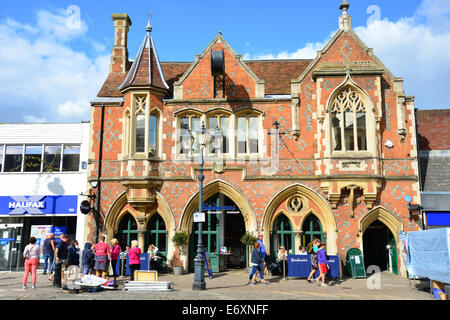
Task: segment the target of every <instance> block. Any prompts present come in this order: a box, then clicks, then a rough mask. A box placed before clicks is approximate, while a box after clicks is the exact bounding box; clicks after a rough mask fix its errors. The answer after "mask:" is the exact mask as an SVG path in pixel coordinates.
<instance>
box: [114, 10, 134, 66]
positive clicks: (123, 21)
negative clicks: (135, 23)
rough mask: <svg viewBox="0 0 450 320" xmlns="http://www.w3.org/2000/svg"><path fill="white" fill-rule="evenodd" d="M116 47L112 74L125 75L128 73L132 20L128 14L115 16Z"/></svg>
mask: <svg viewBox="0 0 450 320" xmlns="http://www.w3.org/2000/svg"><path fill="white" fill-rule="evenodd" d="M112 20H113V21H114V47H113V51H112V56H111V65H110V70H109V72H110V73H119V74H125V73H127V71H128V47H127V44H128V29H129V27H130V26H131V19H130V17H129V16H128V14H126V13H119V14H113V15H112Z"/></svg>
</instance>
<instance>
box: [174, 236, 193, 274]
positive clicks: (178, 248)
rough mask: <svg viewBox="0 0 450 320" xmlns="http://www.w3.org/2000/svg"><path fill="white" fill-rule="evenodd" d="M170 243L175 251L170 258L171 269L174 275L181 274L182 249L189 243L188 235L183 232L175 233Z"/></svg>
mask: <svg viewBox="0 0 450 320" xmlns="http://www.w3.org/2000/svg"><path fill="white" fill-rule="evenodd" d="M172 242H173V244H174V245H175V251H174V254H173V257H172V268H173V273H174V274H175V275H182V274H183V260H181V255H182V254H183V249H184V247H185V246H186V245H187V244H188V242H189V234H188V233H187V232H185V231H179V232H175V234H174V236H173V237H172Z"/></svg>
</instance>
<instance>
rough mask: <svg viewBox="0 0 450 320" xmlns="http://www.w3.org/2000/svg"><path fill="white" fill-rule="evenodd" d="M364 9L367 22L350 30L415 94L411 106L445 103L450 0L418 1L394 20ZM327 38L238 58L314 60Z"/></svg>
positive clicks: (449, 71)
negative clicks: (411, 10)
mask: <svg viewBox="0 0 450 320" xmlns="http://www.w3.org/2000/svg"><path fill="white" fill-rule="evenodd" d="M368 13H376V15H372V16H371V17H369V19H368V20H367V22H368V25H367V26H353V30H354V31H355V33H356V34H358V36H359V37H360V38H361V40H362V41H363V42H364V43H365V44H366V45H367V46H368V47H371V48H373V49H374V53H375V55H376V56H377V57H378V58H379V59H380V60H381V61H382V62H383V64H384V65H385V66H386V67H387V68H388V69H389V70H390V71H391V72H392V73H393V74H394V75H395V76H397V77H402V78H403V79H404V88H405V93H406V94H407V95H413V96H415V105H416V107H418V108H420V109H425V108H449V107H450V103H449V101H450V90H448V83H449V81H450V78H449V75H450V18H449V15H450V0H444V1H439V0H423V1H422V3H421V5H420V6H419V7H418V9H417V11H416V12H415V14H414V15H413V16H411V17H406V18H401V19H399V20H397V21H389V19H387V18H386V17H382V14H383V11H382V10H380V12H377V11H376V10H375V11H373V9H372V10H371V11H370V12H368ZM378 13H381V18H380V19H378V18H379V17H378V16H377V15H378ZM350 14H351V11H350ZM374 17H376V18H375V19H374ZM337 23H338V17H337V16H336V25H337ZM330 39H331V36H330V37H328V38H327V39H325V40H324V41H323V42H316V43H308V44H306V45H305V46H304V47H302V48H300V49H298V50H297V51H295V52H291V53H290V52H286V51H285V52H281V53H275V54H265V55H251V54H246V55H244V57H246V58H247V59H250V58H251V59H289V58H307V59H314V58H315V57H316V51H317V50H321V49H323V47H324V46H325V45H326V43H327V42H328V41H329V40H330Z"/></svg>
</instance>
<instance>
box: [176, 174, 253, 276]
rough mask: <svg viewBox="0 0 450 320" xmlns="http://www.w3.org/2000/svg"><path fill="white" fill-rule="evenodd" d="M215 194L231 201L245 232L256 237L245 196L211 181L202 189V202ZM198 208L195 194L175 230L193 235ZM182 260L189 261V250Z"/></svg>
mask: <svg viewBox="0 0 450 320" xmlns="http://www.w3.org/2000/svg"><path fill="white" fill-rule="evenodd" d="M215 194H222V195H224V196H226V197H228V198H229V199H230V200H231V201H233V202H234V204H235V205H236V206H237V207H238V209H239V211H240V212H241V214H242V217H243V218H244V224H245V231H246V232H250V233H253V234H255V235H256V231H257V222H256V216H255V214H254V212H253V209H252V207H251V206H250V203H249V202H248V201H247V199H246V198H245V196H244V195H243V194H242V193H241V192H240V191H238V190H236V189H235V188H234V187H232V186H231V185H230V184H228V183H226V182H224V181H222V180H215V181H212V182H210V183H208V184H207V185H206V186H204V187H203V199H204V200H207V199H209V198H210V197H212V196H214V195H215ZM198 206H199V192H197V193H195V194H194V195H193V196H192V197H191V198H190V199H189V201H188V203H187V205H186V206H185V208H184V210H183V213H182V216H181V219H180V223H179V226H178V229H177V230H179V231H186V232H187V233H189V234H193V233H194V230H192V226H193V222H194V212H197V211H198V209H199V208H198ZM182 260H184V261H190V260H189V250H186V251H185V252H184V255H183V256H182ZM188 267H189V263H185V271H188Z"/></svg>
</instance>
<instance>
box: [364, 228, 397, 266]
mask: <svg viewBox="0 0 450 320" xmlns="http://www.w3.org/2000/svg"><path fill="white" fill-rule="evenodd" d="M363 248H364V252H363V253H364V265H365V266H366V268H367V267H368V266H371V265H376V266H378V267H379V268H380V270H381V271H385V270H388V271H391V272H392V273H394V274H397V275H398V265H397V245H396V241H395V237H394V235H393V234H392V232H391V231H390V230H389V228H388V227H386V225H385V224H384V223H382V222H381V221H379V220H376V221H374V222H372V223H371V224H370V225H369V226H368V227H367V229H366V231H365V232H364V235H363Z"/></svg>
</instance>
